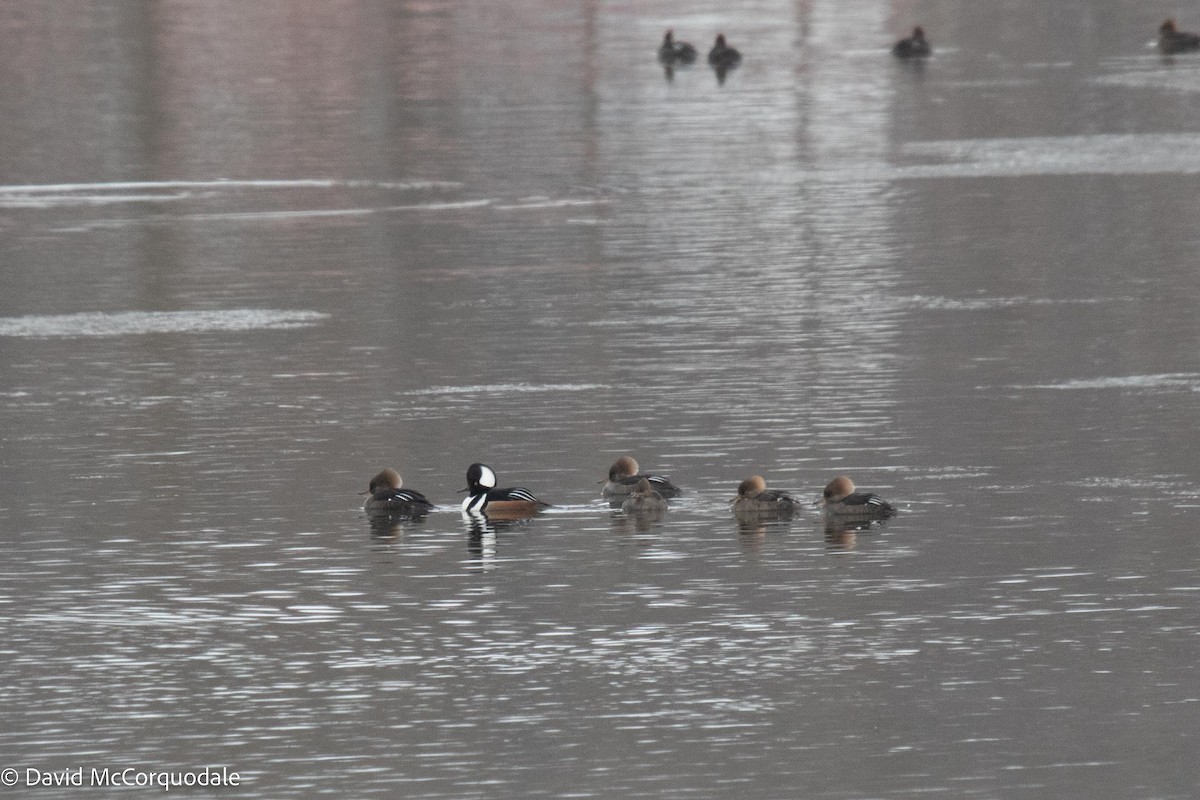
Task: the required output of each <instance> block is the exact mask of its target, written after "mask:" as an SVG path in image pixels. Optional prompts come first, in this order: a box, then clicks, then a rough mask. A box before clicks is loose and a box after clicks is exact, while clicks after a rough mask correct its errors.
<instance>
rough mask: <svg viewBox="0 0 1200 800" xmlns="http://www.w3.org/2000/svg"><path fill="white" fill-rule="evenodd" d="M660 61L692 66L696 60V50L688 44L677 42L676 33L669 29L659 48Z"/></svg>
mask: <svg viewBox="0 0 1200 800" xmlns="http://www.w3.org/2000/svg"><path fill="white" fill-rule="evenodd" d="M658 60H659V61H661V62H662V63H664V64H675V63H679V64H691V63H692V62H693V61H695V60H696V48H694V47H692V46H691V45H690V44H688V43H687V42H677V41H675V33H674V32H673V31H671V30H670V29H669V28H668V29H667V32H666V33H664V34H663V40H662V44H660V45H659V46H658Z"/></svg>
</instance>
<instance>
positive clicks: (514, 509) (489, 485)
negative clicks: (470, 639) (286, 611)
mask: <svg viewBox="0 0 1200 800" xmlns="http://www.w3.org/2000/svg"><path fill="white" fill-rule="evenodd" d="M497 483H498V481H497V479H496V473H495V471H494V470H493V469H492V468H491V467H489V466H487V465H486V464H479V463H475V464H472V465H471V466H470V467H468V468H467V488H466V489H463V490H462V491H465V492H467V497H466V499H465V500H463V503H462V510H463V513H465V514H485V513H486V514H488V515H489V516H501V517H502V516H512V517H518V516H528V515H530V514H536V513H537V512H539V511H541V510H543V509H546V508H549V507H550V504H549V503H546V502H544V501H542V500H539V499H538V498H537V497H535V496H534V495H533V493H532V492H530V491H529V490H528V489H525V488H523V487H509V488H497V487H496V484H497ZM600 483H603V484H604V488H603V489H602V490H601V494H602V495H603V496H605V497H607V498H609V499H610V500H617V499H622V498H623V501H622V503H621V510H622V511H624V512H625V513H626V514H636V515H657V514H661V513H663V512H665V511H666V508H667V498H669V497H677V496H679V495H680V494H682V490H681V489H680V488H679V487H678V486H676V485H675V484H673V483H672V482H671V480H670V479H669V478H666V477H663V476H662V475H651V474H647V473H643V472H641V470H640V468H639V466H638V463H637V461H635V460H634V459H633V458H632V457H630V456H622V457H621V458H618V459H617V460H616V461H615V462H613V465H612V466H611V467H610V468H609V470H608V479H607V480H601V481H600ZM403 485H404V482H403V480H402V479H401V478H400V474H399V473H398V472H396V471H395V470H394V469H390V468H389V469H385V470H383V471H382V472H380V473H379V474H378V475H376V476H375V477H374V478H372V479H371V482H370V485H369V486H368V488H367V491H366V492H364V494H369V495H370V496H369V497H368V498H367V500H366V502H365V503H364V504H363V507H364V508H365V509H366V510H367V511H370V512H383V513H389V514H404V515H410V516H417V515H421V514H425V513H427V512H429V511H432V510H433V508H434V506H433V503H431V502H429V500H427V499H426V498H425V495H423V494H421V493H420V492H417V491H413V490H412V489H405V488H403ZM815 504H816V505H821V506H824V508H825V511H826V513H828V514H831V515H835V516H839V517H846V518H853V519H864V520H865V519H886V518H888V517H891V516H894V515H895V513H896V509H895V508H894V507H893V506H892V505H891V504H890V503H888V502H887V501H886V500H884V499H883V498H881V497H879V496H878V495H875V494H871V493H869V492H859V491H856V490H855V486H854V482H853V481H851V480H850V479H849V478H848V477H846V476H845V475H839V476H838V477H836V478H834V479H833V480H832V481H830V482H829V483H828V484H827V485H826V486H825V490H824V492H823V494H822V497H821V499H820V500H817V501H816V503H815ZM796 505H797V503H796V501H795V500H793V499H792V497H791V496H790V495H789V494H788V493H787V492H782V491H778V490H773V489H768V488H767V484H766V481H764V480H763V478H762V477H761V476H759V475H754V476H751V477H750V478H747V479H746V480H744V481H742V483H741V485H740V486H738V494H737V497H736V498H734V499H733V501H732V507H733V511H734V513H735V514H738V515H751V516H755V517H760V518H763V517H772V518H787V517H790V516H792V514H793V513H794V511H795V508H796Z"/></svg>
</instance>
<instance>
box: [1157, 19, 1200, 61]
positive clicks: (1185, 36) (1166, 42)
mask: <svg viewBox="0 0 1200 800" xmlns="http://www.w3.org/2000/svg"><path fill="white" fill-rule="evenodd" d="M1158 49H1159V50H1162V51H1163V52H1164V53H1167V54H1171V53H1183V52H1186V51H1188V50H1200V35H1197V34H1194V33H1186V32H1184V31H1180V30H1176V29H1175V20H1173V19H1169V20H1167V21H1166V22H1164V23H1163V24H1162V25H1160V26H1159V28H1158Z"/></svg>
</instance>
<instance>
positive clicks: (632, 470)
mask: <svg viewBox="0 0 1200 800" xmlns="http://www.w3.org/2000/svg"><path fill="white" fill-rule="evenodd" d="M643 478H645V479H646V480H647V481H649V482H650V486H651V488H653V489H654V491H656V492H658V493H659V494H660V495H662V496H663V497H677V496H678V495H680V494H681V493H682V491H683V490H682V489H680V488H679V487H678V486H676V485H675V484H673V483H671V479H670V478H665V477H663V476H662V475H643V474H641V473H640V472H639V467H638V462H637V461H635V460H634V458H633V456H621V457H620V458H618V459H617V460H616V461H614V462H613V465H612V466H611V467H609V468H608V480H607V481H603V480H602V481H600V483H603V484H604V488H603V489H601V490H600V493H601V494H602V495H604V496H605V497H624V496H625V495H628V494H632V493H633V492H634V491H635V490H636V489H637V486H638V481H640V480H642V479H643Z"/></svg>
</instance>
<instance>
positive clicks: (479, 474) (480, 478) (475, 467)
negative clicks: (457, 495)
mask: <svg viewBox="0 0 1200 800" xmlns="http://www.w3.org/2000/svg"><path fill="white" fill-rule="evenodd" d="M476 488H483V489H495V488H496V473H494V472H492V468H491V467H489V466H488V465H487V464H479V463H475V464H472V465H471V466H469V467H467V491H469V492H470V491H474V490H475V489H476Z"/></svg>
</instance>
